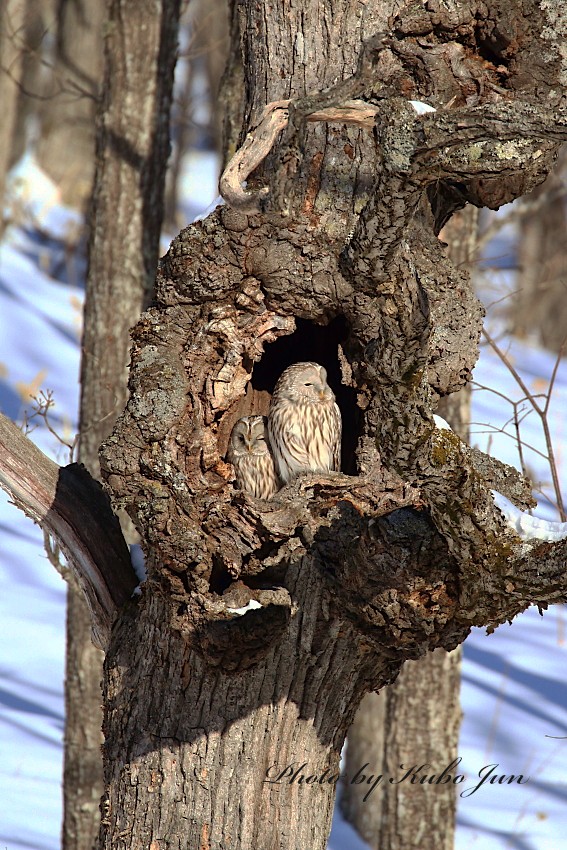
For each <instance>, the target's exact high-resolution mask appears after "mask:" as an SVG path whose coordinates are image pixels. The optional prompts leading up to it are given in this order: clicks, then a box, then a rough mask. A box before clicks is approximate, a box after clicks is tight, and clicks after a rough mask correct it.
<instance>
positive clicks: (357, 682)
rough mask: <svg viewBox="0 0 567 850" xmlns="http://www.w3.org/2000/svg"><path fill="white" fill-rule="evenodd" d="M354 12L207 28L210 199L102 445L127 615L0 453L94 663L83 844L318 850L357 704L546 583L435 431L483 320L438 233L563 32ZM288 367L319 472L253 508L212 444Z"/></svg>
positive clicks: (104, 572) (499, 471)
mask: <svg viewBox="0 0 567 850" xmlns="http://www.w3.org/2000/svg"><path fill="white" fill-rule="evenodd" d="M544 6H545V8H544ZM364 10H365V14H364V16H363V9H362V7H360V6H356V7H353V6H352V5H351V4H347V3H344V4H343V3H341V2H339V3H334V4H333V5H332V9H331V6H330V5H329V4H328V2H326V0H317V1H316V2H315V0H314V2H313V3H311V4H310V5H309V4H308V8H307V7H305V8H301V9H299V8H298V7H296V6H288V4H287V3H282V4H276V5H275V6H274V5H270V9H269V13H268V10H267V8H265V7H264V5H263V3H262V2H260V0H257V2H253V3H248V4H238V5H235V6H234V8H233V23H232V34H233V44H232V50H231V67H230V69H229V73H228V75H227V81H228V84H229V86H232V87H233V94H234V98H233V102H232V107H231V110H230V114H229V116H228V119H227V127H228V138H229V140H234V138H235V127H236V118H237V116H238V115H239V114H240V115H241V117H242V133H241V139H242V140H243V142H244V143H243V145H242V148H241V150H240V152H239V154H238V155H237V156H236V158H235V159H233V160H232V161H231V164H230V165H229V168H228V169H227V171H226V172H225V174H224V177H223V179H222V181H221V186H222V191H223V194H224V195H225V198H226V200H227V201H228V204H227V206H225V207H222V208H221V209H219V210H217V211H216V212H215V213H214V214H212V215H211V216H210V217H209V218H208V219H207V220H205V221H204V222H202V223H199V224H197V225H193V226H190V227H188V228H186V229H185V230H184V231H183V232H182V233H181V234H180V235H179V237H178V238H177V239H176V240H175V241H174V243H173V244H172V246H171V248H170V250H169V252H168V254H167V256H166V257H165V258H164V259H163V260H162V262H161V264H160V271H159V274H158V279H157V285H156V297H155V301H154V303H153V305H152V307H151V308H150V309H149V310H147V311H146V312H145V313H144V315H143V316H142V318H141V320H140V322H139V323H138V325H137V326H136V329H135V331H134V335H133V348H132V352H131V358H132V361H131V369H130V397H129V400H128V403H127V407H126V410H125V411H124V413H123V415H122V416H121V417H120V418H119V420H118V421H117V423H116V426H115V428H114V431H113V433H112V435H111V436H110V437H109V438H108V439H107V440H106V442H105V444H104V446H103V450H102V454H101V471H102V475H103V477H104V479H105V481H106V483H107V487H108V488H109V491H110V492H111V494H112V497H113V500H114V504H115V505H116V506H124V507H126V508H127V510H128V512H129V513H130V515H131V516H132V518H133V519H134V522H135V523H136V526H137V528H138V530H139V532H140V535H141V537H142V540H143V543H144V548H145V552H146V561H147V568H148V576H149V578H148V580H147V582H146V583H145V584H144V586H143V588H142V589H141V593H140V594H139V595H138V596H136V597H134V599H132V600H131V601H127V602H125V604H123V603H124V600H126V599H127V598H128V594H129V591H130V589H131V587H132V584H133V581H132V575H131V573H130V572H129V568H128V565H127V563H125V561H124V560H123V559H122V558H119V557H118V556H117V555H114V556H112V557H110V556H109V554H108V552H105V551H101V550H100V549H99V545H100V544H102V543H105V542H106V541H105V540H104V539H99V538H100V536H101V535H98V536H97V535H96V534H94V535H93V534H92V531H91V533H89V534H88V535H87V533H86V531H85V533H84V534H83V533H82V527H81V524H79V525H78V526H77V524H76V523H74V522H73V519H74V518H75V516H76V514H77V508H80V509H81V510H80V515H82V514H83V513H85V512H86V514H87V515H88V516H89V517H90V516H91V514H92V515H96V511H95V509H94V505H93V504H92V492H94V491H93V490H92V488H91V489H89V490H88V491H87V492H86V493H85V494H84V496H83V498H82V499H81V500H79V499H78V498H77V496H76V488H75V487H69V486H68V487H67V489H64V488H63V487H62V486H61V480H62V479H65V480H66V483H67V479H68V477H69V476H70V477H71V482H72V484H73V485H76V482H77V476H78V473H77V471H76V470H74V469H71V470H62V471H59V472H57V470H56V471H55V473H54V471H53V468H52V467H49V468H48V469H45V470H43V472H42V474H43V475H44V477H46V478H47V479H49V482H50V486H44V487H43V488H38V487H36V488H35V489H34V487H33V485H34V483H35V484H37V483H38V477H39V473H38V472H36V471H35V469H36V468H37V467H36V466H32V465H31V463H30V459H29V458H26V456H25V453H24V449H23V448H22V445H21V441H22V440H23V438H18V437H17V436H16V435H15V434H14V433H13V431H11V429H9V428H4V429H3V436H2V437H0V442H1V446H0V449H1V450H0V478H1V479H2V481H3V486H5V487H8V488H9V489H10V491H11V492H12V495H13V497H14V498H15V499H17V500H18V502H19V503H20V504H21V503H22V502H24V501H25V502H26V504H27V507H28V510H29V511H30V512H31V513H32V514H33V515H34V516H35V517H36V518H38V519H40V520H41V521H42V522H44V523H45V524H46V525H48V526H49V527H51V528H52V529H55V531H56V532H57V533H58V535H59V536H60V538H61V539H62V542H63V545H64V546H65V547H66V549H67V551H68V552H69V554H70V557H71V560H72V562H73V564H74V567H75V569H76V572H77V574H78V575H80V576H81V577H82V580H83V584H84V587H85V591H86V592H87V594H88V597H89V599H90V602H91V608H92V620H93V624H94V626H95V632H96V635H97V637H98V640H99V641H100V642H101V643H104V645H105V648H106V660H105V680H104V704H105V721H104V732H105V746H104V757H105V796H104V802H103V806H102V811H103V817H102V822H101V833H100V840H99V846H100V847H101V848H112V850H116V848H122V847H128V848H134V847H152V846H155V847H157V846H158V845H159V846H161V847H169V848H181V847H183V848H185V847H188V846H190V847H193V846H195V847H199V846H200V847H211V848H215V850H217V849H218V848H220V847H223V846H227V845H228V844H229V845H230V846H231V847H232V848H235V849H236V850H238V849H239V848H258V847H270V848H275V847H280V848H295V847H310V848H311V850H318V848H320V849H321V850H322V848H324V846H325V842H326V838H327V834H328V829H329V825H330V818H331V813H332V808H333V800H334V788H335V784H336V774H337V771H338V759H339V753H340V749H341V746H342V743H343V741H344V737H345V735H346V732H347V730H348V727H349V725H350V724H351V722H352V719H353V716H354V713H355V711H356V709H357V707H358V705H359V703H360V700H361V699H362V697H363V695H364V694H365V693H366V692H368V691H369V690H376V689H379V688H381V687H383V686H384V685H386V684H388V683H390V682H392V681H393V680H394V679H395V677H396V676H397V674H398V673H399V671H400V669H401V667H402V665H403V664H404V662H405V661H406V660H409V659H416V658H419V657H421V656H422V655H424V654H425V653H426V652H427V651H429V650H433V649H436V648H438V647H442V648H444V649H446V650H451V649H453V648H454V647H455V646H457V645H459V644H460V643H461V642H462V641H463V640H464V638H465V636H466V635H467V633H468V631H469V629H470V627H471V625H475V624H476V625H490V626H496V625H498V624H499V623H501V622H503V621H505V620H507V619H510V618H512V617H513V616H514V615H515V614H516V613H518V612H519V611H521V610H523V609H524V608H525V607H527V606H528V605H529V604H531V603H538V604H539V605H540V606H545V605H546V604H547V603H549V602H552V601H555V600H556V599H559V598H561V597H562V596H563V595H564V594H565V591H566V589H567V577H566V575H565V569H564V563H565V555H566V550H567V543H566V542H565V540H564V539H563V540H558V541H556V542H542V541H541V540H537V541H531V542H526V541H520V540H519V538H517V537H516V536H515V534H514V533H513V532H512V531H511V530H509V529H508V527H507V525H506V522H505V519H504V517H503V515H502V514H501V513H500V511H499V510H498V509H497V508H496V507H495V504H494V501H493V497H492V494H491V490H492V489H496V490H499V491H500V492H502V493H503V494H504V495H507V496H508V497H509V498H510V499H512V500H513V501H514V502H515V503H516V504H517V505H518V506H519V507H523V508H526V507H528V506H529V505H530V504H532V499H531V494H530V487H529V483H528V482H526V481H525V480H524V479H522V478H521V476H520V475H519V474H518V473H517V472H515V471H514V470H512V469H510V468H507V467H504V465H502V464H498V463H496V462H492V461H491V460H490V459H489V458H486V457H485V456H483V455H482V454H481V453H479V452H473V451H471V450H470V449H469V448H468V447H467V446H466V444H465V443H464V442H463V441H461V440H460V439H459V437H458V436H457V435H456V434H454V433H452V432H451V431H447V430H440V429H438V428H437V427H435V424H434V422H433V420H432V416H431V414H432V411H433V410H435V408H436V405H437V403H438V400H439V398H440V397H442V396H445V395H449V394H451V393H453V392H454V391H456V390H458V389H460V388H461V387H462V386H463V385H464V384H465V383H466V382H467V380H468V378H469V376H470V370H471V368H472V366H473V364H474V362H475V360H476V356H477V343H478V337H479V333H480V327H481V322H482V309H481V307H480V305H479V304H478V302H477V300H476V299H475V297H474V295H473V293H472V292H471V289H470V285H469V281H468V277H467V275H466V274H464V273H463V272H461V271H460V270H458V269H456V268H455V267H454V265H453V264H452V263H451V262H450V261H449V260H448V259H447V257H446V256H445V254H444V252H443V250H442V248H441V246H440V244H439V240H438V239H437V233H438V232H439V230H440V228H441V227H442V226H443V224H444V223H445V222H446V221H447V220H448V219H449V218H450V216H451V214H452V213H453V212H454V211H455V210H456V209H458V208H459V207H462V206H463V204H464V203H466V202H470V203H474V204H476V205H488V206H497V205H498V204H500V203H503V202H504V201H506V200H509V199H511V198H512V197H514V196H516V195H519V194H521V193H522V192H526V191H529V189H530V188H532V187H533V186H534V185H536V183H537V182H538V181H540V180H541V179H542V178H543V176H544V174H545V172H546V171H547V170H549V168H550V167H551V162H552V159H553V155H554V152H555V150H556V147H557V144H558V143H559V141H561V140H562V139H564V138H567V109H566V108H565V106H564V105H563V103H562V102H561V91H562V88H561V80H562V79H563V76H564V73H565V67H564V61H565V60H564V58H563V54H564V51H563V49H562V46H563V40H562V39H563V31H564V29H565V27H566V26H567V13H566V12H563V11H562V9H561V8H559V7H555V6H554V7H553V8H551V7H550V6H549V5H545V4H538V3H537V2H536V0H533V2H531V0H527V5H526V2H525V0H524V2H523V3H522V12H523V14H522V15H519V14H517V13H518V4H517V3H515V2H512V1H511V0H492V2H489V3H483V4H482V10H481V9H480V6H479V5H478V4H476V2H470V3H467V4H464V5H463V4H460V5H459V8H458V9H457V8H456V7H455V6H454V5H451V6H450V7H449V6H448V5H444V4H441V3H436V2H432V3H429V4H428V6H427V8H424V7H423V6H422V5H421V4H419V5H418V6H416V5H415V4H412V3H410V4H408V5H407V7H403V8H400V7H399V4H394V2H393V0H392V2H383V3H376V4H370V5H369V6H366V7H364ZM481 11H482V12H483V16H482V17H481ZM242 78H243V79H244V81H245V87H244V90H241V89H239V88H238V86H237V85H236V81H237V80H238V79H242ZM225 97H226V95H225ZM410 100H415V101H426V102H427V103H428V104H430V105H431V106H433V107H435V108H436V109H437V111H436V112H433V113H428V114H420V107H419V105H418V109H417V110H416V108H415V107H414V106H413V105H412V104H411V103H410ZM266 104H268V107H267V109H266ZM281 131H283V132H281ZM244 181H246V185H245V184H244ZM112 261H113V262H114V263H115V264H116V263H117V262H119V258H118V257H114V256H113V257H112ZM300 359H318V360H319V362H321V363H323V365H325V366H326V367H327V369H328V374H329V378H330V381H331V384H332V385H333V386H334V389H335V391H336V393H337V397H338V400H339V404H340V406H341V410H342V416H343V424H344V435H345V436H344V441H343V474H334V475H330V476H321V475H307V476H305V477H303V478H300V479H298V480H297V481H295V482H292V483H290V484H289V485H287V486H286V488H285V489H284V490H282V491H280V492H279V493H278V494H277V495H276V496H275V497H274V498H273V499H272V500H271V501H270V502H262V501H257V500H254V499H253V498H251V497H248V496H247V495H246V494H244V493H241V492H239V491H237V490H236V489H235V488H234V486H233V485H232V484H231V476H232V470H231V467H230V466H229V465H228V464H227V463H226V462H225V461H224V460H223V457H224V454H225V451H226V447H227V442H228V435H229V433H230V429H231V425H232V423H233V422H234V421H235V419H236V418H238V417H239V415H240V414H241V412H242V410H244V409H247V407H250V406H252V408H253V409H254V408H255V409H256V410H258V409H261V407H262V405H263V404H264V400H265V398H266V393H270V391H271V390H272V389H273V387H274V384H275V381H276V379H277V377H278V375H279V374H280V372H281V370H282V368H284V367H285V366H286V365H287V364H288V363H290V362H293V361H295V360H300ZM15 457H16V458H18V459H19V462H20V465H19V466H18V475H17V476H15V475H14V473H13V469H14V465H13V463H12V461H13V459H14V458H15ZM40 472H41V468H40ZM58 483H59V486H58ZM95 491H96V488H95ZM69 492H70V493H71V495H72V496H73V498H72V499H69V498H65V496H66V494H69ZM34 499H35V501H34ZM69 502H71V504H69ZM73 509H74V510H73ZM103 537H104V536H103ZM85 544H88V545H85ZM73 556H74V557H73ZM119 579H121V581H119ZM111 623H113V624H112V628H111ZM416 826H417V825H416ZM418 826H419V827H420V835H422V836H423V841H422V844H421V846H422V847H424V848H429V847H431V848H433V847H434V846H435V844H433V843H428V842H429V840H430V839H429V833H428V831H427V829H424V826H423V823H420V824H418Z"/></svg>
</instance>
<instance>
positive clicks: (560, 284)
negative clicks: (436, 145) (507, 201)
mask: <svg viewBox="0 0 567 850" xmlns="http://www.w3.org/2000/svg"><path fill="white" fill-rule="evenodd" d="M566 173H567V148H566V147H563V149H562V152H561V154H560V156H559V159H558V162H557V165H556V166H555V168H554V170H553V171H552V173H551V174H550V175H549V177H548V178H547V180H546V181H545V182H544V183H542V184H541V186H538V187H537V188H536V189H534V190H533V192H531V193H530V194H529V195H527V196H526V197H525V198H523V199H522V200H521V201H520V202H519V212H520V213H521V214H520V216H519V223H518V228H519V238H518V275H517V284H516V288H517V294H516V296H515V297H514V298H513V299H510V332H511V333H512V334H515V335H516V336H519V337H520V338H525V337H527V336H528V335H530V334H535V336H536V338H537V340H538V342H539V343H540V344H541V345H543V346H545V348H549V349H551V351H559V349H560V348H561V346H562V345H563V344H564V343H565V340H566V339H567V237H566V234H567V187H566V183H565V179H566ZM529 210H531V212H529Z"/></svg>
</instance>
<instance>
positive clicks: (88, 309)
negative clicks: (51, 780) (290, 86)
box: [63, 0, 179, 850]
mask: <svg viewBox="0 0 567 850" xmlns="http://www.w3.org/2000/svg"><path fill="white" fill-rule="evenodd" d="M67 5H68V4H67ZM178 7H179V4H178V3H176V2H173V3H167V4H163V5H162V4H157V5H156V4H154V3H149V4H148V3H140V2H138V0H134V2H131V1H130V0H112V2H110V3H109V5H108V18H109V19H108V22H107V24H106V38H105V45H104V48H105V49H104V68H105V74H104V85H103V87H102V92H103V102H102V104H101V108H100V120H99V122H98V132H97V157H96V162H97V173H96V180H95V192H94V196H93V201H92V209H91V213H90V224H91V230H90V243H89V263H88V271H87V293H86V304H85V314H84V334H83V345H82V352H83V357H82V367H81V369H82V379H81V404H80V446H79V459H80V460H81V462H82V463H84V464H85V465H86V467H87V469H88V470H89V471H90V472H91V473H92V475H94V476H96V477H99V475H100V470H99V463H98V448H99V446H100V444H101V443H102V441H103V440H104V438H105V437H107V436H108V434H109V433H110V432H111V430H112V427H113V425H114V423H115V421H116V418H117V416H118V414H119V412H120V411H121V409H122V408H123V406H124V404H125V401H126V396H127V374H128V349H129V340H130V337H129V332H130V328H131V327H132V326H133V325H134V323H135V322H136V320H137V319H138V318H139V316H140V313H141V311H142V309H143V306H144V304H145V303H147V301H148V300H149V298H150V297H151V292H152V289H153V279H154V276H155V268H156V265H157V258H158V249H159V237H160V230H161V222H162V217H163V187H164V180H165V167H166V163H167V157H168V153H169V109H170V103H171V94H172V91H171V90H172V81H173V67H174V62H175V55H176V49H177V26H178V14H179V8H178ZM68 117H69V116H68ZM75 130H79V131H80V128H76V127H73V128H67V131H68V132H69V133H71V132H74V131H75ZM79 135H81V134H80V132H79ZM83 135H84V134H83ZM83 142H85V139H84V138H83ZM75 151H76V153H77V156H78V159H77V160H73V162H77V161H80V158H81V151H82V153H83V154H84V150H83V147H82V145H81V139H79V141H78V143H77V146H76V148H75ZM119 258H120V259H119ZM67 599H68V607H67V656H66V686H65V709H66V726H65V768H64V823H63V846H64V849H65V850H91V848H92V847H93V846H94V843H95V841H96V836H97V835H98V831H99V826H100V811H99V805H100V799H101V796H102V792H103V774H102V757H101V745H102V694H101V681H102V661H103V654H102V653H101V651H100V649H98V648H97V647H95V646H93V644H92V642H91V639H90V631H91V625H90V621H91V617H90V615H89V610H88V608H87V606H86V605H85V602H84V600H83V598H82V594H80V592H79V590H78V588H77V586H76V584H75V583H74V582H71V583H70V586H69V592H68V596H67Z"/></svg>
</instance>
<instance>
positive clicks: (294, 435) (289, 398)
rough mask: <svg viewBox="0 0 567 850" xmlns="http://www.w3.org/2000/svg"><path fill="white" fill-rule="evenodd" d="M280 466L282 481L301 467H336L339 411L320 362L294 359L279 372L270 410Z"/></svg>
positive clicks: (273, 443)
mask: <svg viewBox="0 0 567 850" xmlns="http://www.w3.org/2000/svg"><path fill="white" fill-rule="evenodd" d="M268 433H269V435H270V445H271V447H272V452H273V455H274V461H275V464H276V469H277V471H278V473H279V476H280V478H281V480H282V481H283V482H284V483H287V482H288V481H291V479H292V478H294V477H295V476H296V475H299V474H300V473H301V472H310V471H311V472H317V471H320V472H330V471H335V472H338V471H339V470H340V464H341V413H340V410H339V408H338V405H337V403H336V401H335V396H334V393H333V391H332V389H331V388H330V386H329V385H328V383H327V372H326V370H325V369H324V368H323V367H322V366H320V365H319V363H294V364H293V365H292V366H288V368H287V369H285V371H284V372H282V374H281V375H280V378H279V380H278V382H277V384H276V386H275V389H274V393H273V395H272V401H271V404H270V412H269V415H268Z"/></svg>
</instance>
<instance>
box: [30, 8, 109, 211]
mask: <svg viewBox="0 0 567 850" xmlns="http://www.w3.org/2000/svg"><path fill="white" fill-rule="evenodd" d="M56 14H57V19H56V22H55V35H56V43H55V50H54V55H53V57H52V62H53V67H52V69H51V74H50V81H49V89H48V92H47V98H48V99H47V100H46V101H45V102H44V104H43V108H42V109H41V134H40V139H39V143H38V147H37V158H38V162H39V164H40V166H41V167H42V168H43V170H44V171H45V172H46V173H47V174H48V175H49V177H51V179H52V180H53V181H54V182H55V183H56V184H57V185H58V186H59V188H60V190H61V198H62V200H63V203H65V204H67V205H68V206H71V207H75V208H77V209H83V208H84V207H85V205H86V202H87V200H88V198H89V197H90V194H91V189H92V181H93V174H94V148H95V115H96V108H97V98H98V96H99V92H100V86H101V80H102V46H103V23H104V19H105V15H106V3H103V2H96V3H89V2H80V0H59V3H58V5H57V11H56Z"/></svg>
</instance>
